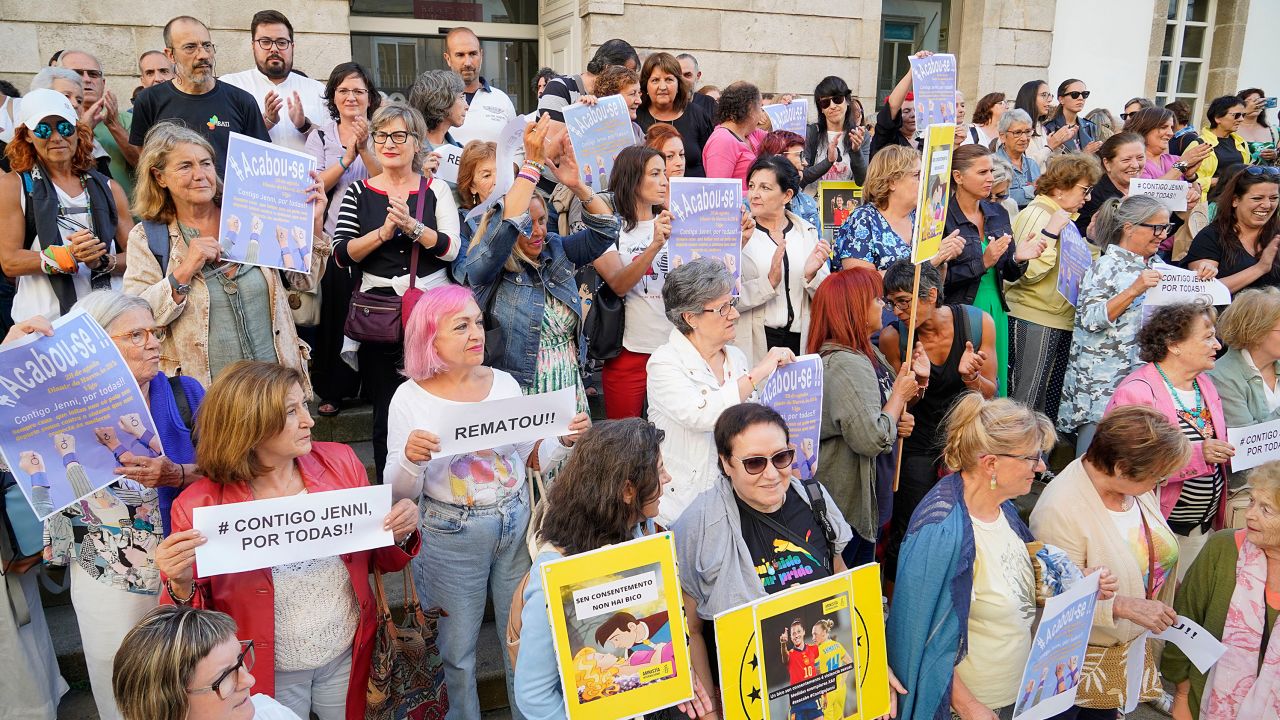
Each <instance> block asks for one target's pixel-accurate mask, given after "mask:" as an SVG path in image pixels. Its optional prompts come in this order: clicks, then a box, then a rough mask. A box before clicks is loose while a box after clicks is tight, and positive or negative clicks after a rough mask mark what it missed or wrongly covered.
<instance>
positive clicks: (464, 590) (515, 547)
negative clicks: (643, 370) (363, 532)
mask: <svg viewBox="0 0 1280 720" xmlns="http://www.w3.org/2000/svg"><path fill="white" fill-rule="evenodd" d="M541 122H543V123H545V122H547V121H546V120H545V119H544V120H542V121H541ZM530 185H531V184H530ZM509 202H513V203H514V202H515V200H510V201H509ZM484 351H485V325H484V314H483V313H482V312H481V310H480V306H479V305H478V304H476V301H475V298H474V297H472V295H471V291H470V290H467V289H466V288H464V287H459V286H457V285H445V286H443V287H438V288H434V289H432V290H430V291H428V292H427V293H426V294H424V295H423V296H422V300H421V301H420V302H419V303H418V307H417V309H416V310H415V311H414V313H413V317H412V318H411V319H410V320H409V327H408V328H407V329H406V332H405V370H404V374H405V375H406V376H407V377H408V378H409V379H408V381H406V382H405V383H403V384H402V385H401V386H400V388H399V389H398V390H396V393H395V397H393V398H392V400H391V407H390V415H391V421H390V425H389V431H390V432H389V437H388V439H389V442H390V447H391V453H390V454H389V455H388V456H387V472H386V475H385V476H384V478H383V480H384V482H386V483H389V484H390V485H391V486H392V487H393V488H394V491H395V497H397V498H403V499H402V500H401V502H413V503H416V504H417V505H418V506H420V507H421V508H422V510H423V517H422V528H421V529H422V533H423V536H424V537H425V538H426V543H427V544H428V545H429V546H430V551H429V552H426V553H423V554H422V555H420V556H419V558H418V560H417V561H415V562H414V564H413V577H414V584H415V585H416V586H417V588H418V594H419V595H420V596H421V598H422V602H423V604H424V605H426V606H429V607H430V606H436V605H438V606H440V607H441V608H443V609H444V611H445V612H446V613H447V614H448V618H447V619H446V620H444V621H442V622H441V623H440V634H439V643H440V656H441V658H442V659H443V660H444V677H445V683H446V684H447V685H448V688H449V703H450V708H451V710H450V717H457V718H466V719H470V718H477V717H480V700H479V697H478V696H477V695H476V678H475V668H476V643H477V641H478V640H479V633H480V625H481V623H482V622H483V621H484V607H485V601H486V599H487V598H489V597H492V599H493V605H494V609H495V613H496V616H497V621H498V627H500V628H505V627H506V626H507V613H508V612H509V610H510V609H511V597H512V595H513V594H514V593H515V589H516V585H517V584H518V583H519V582H520V578H521V577H522V576H523V575H524V574H525V572H526V571H528V569H529V551H528V549H527V547H526V546H525V542H524V539H525V531H526V530H527V528H528V526H529V516H530V495H531V493H530V492H529V491H528V490H526V489H525V482H526V470H525V468H526V466H529V467H533V468H534V469H540V470H544V471H545V470H548V469H550V468H552V467H553V466H554V465H556V464H558V463H559V462H561V461H562V460H563V459H564V458H565V457H566V456H567V455H568V454H569V447H570V446H572V445H573V440H574V438H575V435H573V434H570V435H566V436H564V437H562V438H559V439H556V438H551V437H548V438H546V439H543V440H536V441H534V440H530V441H527V442H518V443H509V444H506V445H499V446H497V447H494V448H490V449H485V450H476V451H473V452H467V453H462V454H457V455H439V454H438V453H439V452H440V451H441V447H442V446H441V438H440V436H439V435H437V434H436V431H437V430H440V426H441V422H442V419H445V418H449V419H456V418H458V417H465V416H466V413H467V412H468V405H471V404H474V403H479V402H483V401H493V400H503V399H507V398H519V397H521V395H522V391H521V389H520V384H519V383H518V382H517V381H516V379H515V378H514V377H512V376H511V375H508V374H507V373H505V372H503V371H501V370H497V369H493V368H489V367H486V366H485V365H484V354H485V353H484ZM590 426H591V420H590V418H588V417H587V415H586V414H585V413H579V414H578V415H577V416H575V417H574V419H573V421H572V423H571V424H570V426H569V427H570V431H571V433H577V432H580V431H581V430H584V429H586V428H588V427H590ZM509 665H510V664H509V663H508V668H507V693H508V697H511V698H515V697H516V695H515V692H514V688H513V686H512V677H513V676H512V668H511V667H510V666H509Z"/></svg>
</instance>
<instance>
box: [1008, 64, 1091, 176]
mask: <svg viewBox="0 0 1280 720" xmlns="http://www.w3.org/2000/svg"><path fill="white" fill-rule="evenodd" d="M1052 104H1053V93H1052V92H1050V90H1049V85H1048V83H1046V82H1045V81H1043V80H1030V81H1028V82H1025V83H1023V84H1022V87H1020V88H1018V95H1017V99H1016V100H1014V103H1013V106H1014V108H1016V109H1018V110H1021V111H1023V112H1025V113H1026V114H1027V117H1029V118H1031V142H1030V143H1029V144H1028V147H1027V154H1028V155H1030V156H1031V159H1032V160H1035V161H1036V164H1038V165H1040V166H1041V167H1043V166H1044V164H1045V163H1046V162H1048V160H1049V154H1050V153H1054V152H1059V151H1060V150H1061V149H1062V148H1063V146H1065V145H1066V143H1067V142H1069V141H1070V140H1071V139H1072V138H1074V137H1075V136H1076V129H1075V128H1072V127H1069V126H1066V125H1064V126H1062V127H1060V128H1058V129H1057V130H1056V131H1054V132H1049V131H1048V130H1047V129H1046V128H1045V125H1044V123H1045V121H1046V120H1048V119H1049V109H1050V106H1051V105H1052Z"/></svg>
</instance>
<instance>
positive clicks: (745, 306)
mask: <svg viewBox="0 0 1280 720" xmlns="http://www.w3.org/2000/svg"><path fill="white" fill-rule="evenodd" d="M799 192H800V176H799V174H798V173H797V172H796V169H795V166H794V165H792V164H791V163H790V162H788V161H787V160H786V159H785V158H783V157H780V156H777V155H766V156H762V157H760V158H759V159H758V160H756V162H755V164H754V165H752V166H751V170H750V171H748V172H747V201H748V202H749V203H750V205H751V215H752V217H753V218H754V220H755V225H756V229H755V233H754V234H752V236H751V239H750V240H748V241H747V244H746V245H744V246H743V248H742V295H741V296H740V297H739V298H738V311H739V312H740V313H742V322H740V323H738V333H737V337H736V339H735V341H734V344H735V345H737V346H738V348H739V349H740V350H742V352H744V353H746V355H747V357H748V358H749V359H750V360H751V361H752V362H757V361H759V360H760V359H761V358H763V357H764V355H765V351H766V349H767V348H770V347H785V348H788V349H790V350H791V352H793V353H795V354H797V355H798V354H800V348H802V347H804V343H803V338H802V337H801V336H802V335H803V334H804V333H805V331H806V330H807V329H808V327H809V303H810V301H811V300H812V299H813V293H814V292H816V291H817V289H818V285H820V284H821V283H822V281H823V280H825V279H826V277H827V276H828V275H830V274H831V270H830V269H829V268H828V267H827V259H828V258H830V257H831V246H830V245H829V244H827V242H826V241H825V240H823V239H822V238H821V236H820V235H819V233H818V230H817V229H816V228H814V227H813V225H811V224H809V223H808V222H807V221H805V220H804V219H803V218H801V217H800V216H798V215H796V214H795V213H792V212H791V211H790V210H788V209H787V206H788V204H789V203H790V202H791V199H792V198H794V197H795V196H796V195H797V194H798V193H799Z"/></svg>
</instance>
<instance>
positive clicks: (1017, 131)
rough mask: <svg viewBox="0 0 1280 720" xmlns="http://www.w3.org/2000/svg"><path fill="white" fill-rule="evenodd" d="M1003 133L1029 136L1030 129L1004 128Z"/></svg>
mask: <svg viewBox="0 0 1280 720" xmlns="http://www.w3.org/2000/svg"><path fill="white" fill-rule="evenodd" d="M1004 134H1005V135H1012V136H1014V137H1031V131H1030V130H1006V131H1005V132H1004Z"/></svg>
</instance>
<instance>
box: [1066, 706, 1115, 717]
mask: <svg viewBox="0 0 1280 720" xmlns="http://www.w3.org/2000/svg"><path fill="white" fill-rule="evenodd" d="M1119 716H1120V711H1118V710H1097V709H1095V708H1082V707H1080V706H1079V705H1073V706H1071V707H1070V708H1068V709H1066V710H1063V711H1062V712H1060V713H1058V714H1057V715H1054V716H1053V717H1052V718H1050V720H1116V718H1118V717H1119Z"/></svg>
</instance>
